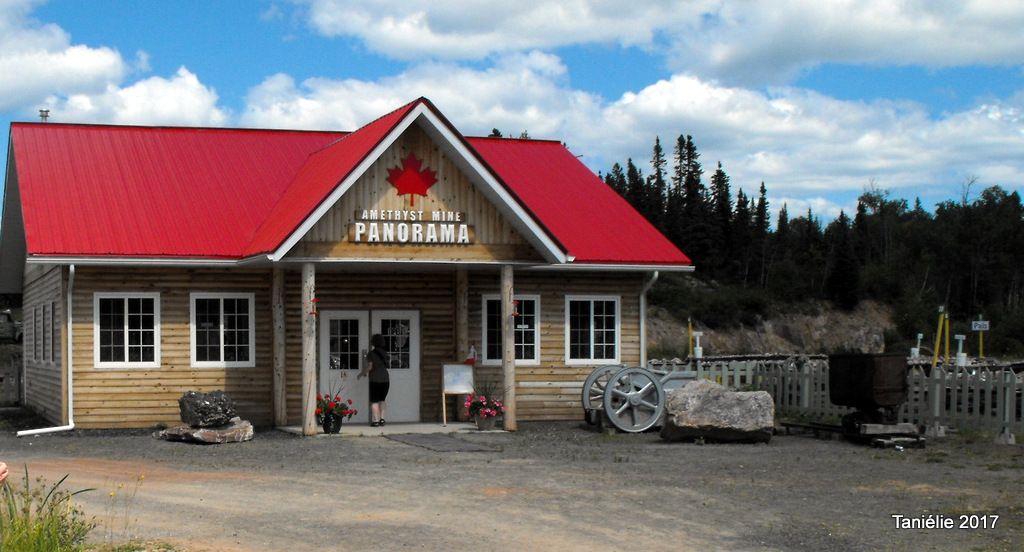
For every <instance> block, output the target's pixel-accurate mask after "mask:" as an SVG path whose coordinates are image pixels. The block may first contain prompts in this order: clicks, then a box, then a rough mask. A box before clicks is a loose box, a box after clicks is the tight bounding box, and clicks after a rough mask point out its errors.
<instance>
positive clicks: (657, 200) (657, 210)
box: [645, 137, 666, 232]
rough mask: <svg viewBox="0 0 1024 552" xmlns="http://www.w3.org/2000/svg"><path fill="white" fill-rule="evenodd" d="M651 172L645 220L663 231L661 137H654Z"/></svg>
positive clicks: (663, 163) (648, 178)
mask: <svg viewBox="0 0 1024 552" xmlns="http://www.w3.org/2000/svg"><path fill="white" fill-rule="evenodd" d="M651 169H652V171H653V172H652V173H651V175H650V176H648V177H647V194H646V196H647V197H646V200H647V201H646V205H645V207H646V208H647V212H646V213H645V215H647V220H649V221H651V224H653V225H654V226H656V227H657V228H658V229H659V230H661V231H662V232H664V231H665V230H666V226H665V188H666V185H665V151H664V150H662V149H661V139H660V138H658V137H655V138H654V151H653V154H652V155H651Z"/></svg>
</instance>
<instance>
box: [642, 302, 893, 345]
mask: <svg viewBox="0 0 1024 552" xmlns="http://www.w3.org/2000/svg"><path fill="white" fill-rule="evenodd" d="M647 315H648V318H647V332H648V333H647V343H648V348H649V354H648V356H649V357H650V358H671V357H677V356H678V357H680V358H682V357H685V356H686V352H687V344H686V321H685V320H683V321H679V320H676V319H674V318H673V317H672V316H671V315H670V314H669V313H668V311H666V310H665V309H663V308H660V307H657V306H654V307H651V308H650V309H649V310H648V313H647ZM694 326H695V328H694V329H695V330H700V331H703V332H704V336H703V337H702V338H701V345H702V346H703V347H704V354H705V355H728V354H750V353H831V352H840V351H842V352H863V353H879V352H884V350H885V332H886V331H892V330H894V329H895V324H894V322H893V313H892V310H891V309H890V308H889V307H887V306H885V305H882V304H880V303H876V302H873V301H862V302H861V303H860V305H859V306H858V307H857V308H856V309H855V310H853V311H852V312H846V311H841V310H836V309H833V308H831V307H830V306H829V305H828V304H827V303H822V302H814V303H808V304H806V305H801V308H800V310H799V311H797V312H790V313H786V314H779V315H774V316H772V317H769V318H766V319H763V320H760V321H758V322H757V323H756V324H754V325H741V326H739V327H736V328H730V329H709V328H706V327H703V326H702V325H701V324H700V322H699V321H694Z"/></svg>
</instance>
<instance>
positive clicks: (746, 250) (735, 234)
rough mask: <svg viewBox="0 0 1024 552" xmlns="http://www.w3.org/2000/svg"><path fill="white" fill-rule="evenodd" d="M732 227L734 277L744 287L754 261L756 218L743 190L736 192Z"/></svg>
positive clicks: (731, 248) (731, 247) (730, 247)
mask: <svg viewBox="0 0 1024 552" xmlns="http://www.w3.org/2000/svg"><path fill="white" fill-rule="evenodd" d="M730 227H731V239H732V243H731V244H730V246H729V251H731V252H732V261H733V262H732V264H733V265H734V267H735V269H734V274H735V275H734V277H735V278H736V279H737V281H739V282H740V283H741V284H742V285H743V286H744V287H746V286H747V284H748V281H749V279H750V267H751V262H752V257H753V255H752V253H753V243H752V241H753V240H752V238H753V235H754V220H753V218H752V215H751V211H750V203H749V202H748V201H747V195H746V194H744V193H743V190H742V189H741V190H738V191H737V192H736V210H735V212H734V213H733V217H732V221H731V223H730Z"/></svg>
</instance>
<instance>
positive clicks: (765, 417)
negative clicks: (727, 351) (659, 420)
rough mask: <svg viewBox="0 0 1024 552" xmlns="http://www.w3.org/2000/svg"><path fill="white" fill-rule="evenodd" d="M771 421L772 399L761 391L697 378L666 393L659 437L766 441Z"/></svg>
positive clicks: (771, 425)
mask: <svg viewBox="0 0 1024 552" xmlns="http://www.w3.org/2000/svg"><path fill="white" fill-rule="evenodd" d="M774 425H775V403H774V402H773V401H772V397H771V395H769V394H768V393H767V392H765V391H753V392H737V391H730V390H728V389H727V388H725V387H722V386H721V385H718V384H717V383H714V382H712V381H708V380H697V381H693V382H690V383H688V384H686V385H685V386H683V387H680V388H678V389H673V390H672V391H670V392H669V393H668V396H667V398H666V401H665V423H664V424H663V425H662V427H661V438H662V439H665V440H667V441H692V440H694V439H698V438H703V439H704V440H705V441H712V442H752V443H767V442H768V441H769V440H771V438H772V428H773V427H774Z"/></svg>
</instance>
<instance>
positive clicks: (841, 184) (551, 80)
mask: <svg viewBox="0 0 1024 552" xmlns="http://www.w3.org/2000/svg"><path fill="white" fill-rule="evenodd" d="M421 95H425V96H427V97H428V98H430V99H431V100H433V101H434V102H435V103H436V104H437V105H438V107H439V108H440V109H441V110H442V111H443V112H444V113H445V114H446V115H447V116H448V117H449V118H451V119H452V121H453V122H454V124H455V125H456V126H457V127H458V128H459V129H460V130H461V131H462V132H464V133H466V134H476V135H483V134H487V133H488V132H489V131H490V129H491V128H493V127H497V128H499V129H501V130H502V131H504V132H505V133H506V134H513V135H514V134H518V133H519V132H520V131H522V130H528V131H529V133H530V135H531V136H533V137H535V138H555V139H559V140H562V141H565V142H567V143H568V144H569V146H570V148H571V149H572V150H573V151H574V152H575V153H578V154H583V155H584V156H585V157H584V160H585V161H586V162H587V163H588V164H589V165H590V166H591V167H592V168H593V169H594V170H606V169H607V168H608V167H609V166H610V165H611V164H612V163H613V162H616V161H619V162H624V161H625V159H626V158H627V157H632V158H633V159H634V160H635V161H636V162H637V163H638V164H639V165H641V166H642V167H644V168H645V170H646V163H647V161H648V160H649V159H650V155H651V153H650V148H651V145H652V144H653V141H654V137H655V136H656V135H657V136H660V137H661V138H662V144H663V146H664V147H665V149H666V151H667V152H668V153H669V154H671V149H672V147H673V145H674V141H675V138H676V136H678V135H679V134H691V135H693V136H694V139H695V141H696V142H697V146H698V148H699V151H700V152H701V154H702V161H703V163H704V165H705V167H707V168H709V169H710V167H713V166H714V164H715V163H716V162H717V161H719V160H720V161H722V163H723V165H724V166H725V169H726V171H727V172H728V173H729V175H730V176H731V178H732V183H733V186H734V187H742V188H744V189H745V190H746V191H747V192H748V194H749V193H756V189H757V186H758V185H759V184H760V182H761V181H762V180H764V181H765V182H766V184H767V186H768V189H769V192H770V193H771V194H772V195H774V196H776V197H778V198H790V199H789V201H791V212H792V208H793V207H797V206H799V207H801V208H805V207H806V205H810V206H812V207H814V209H815V211H816V212H819V210H820V212H822V213H827V214H828V215H834V214H837V213H838V209H839V208H840V207H841V208H848V207H849V206H838V205H836V204H825V203H820V204H814V203H807V204H797V203H796V199H792V198H797V197H806V196H816V197H818V198H819V199H820V198H821V197H824V196H826V195H829V196H830V195H831V194H833V193H836V192H844V191H845V192H847V194H850V193H854V194H855V193H859V192H860V191H861V190H863V188H864V186H865V185H867V184H868V183H869V181H871V180H872V179H874V180H875V181H876V182H877V184H878V185H879V186H881V187H883V188H891V189H898V188H905V187H917V186H923V185H929V184H936V183H940V184H947V185H950V186H954V187H955V186H958V185H959V183H960V182H961V181H962V180H963V178H964V177H965V176H966V175H978V176H980V177H981V178H982V182H981V184H982V185H986V186H987V185H992V184H1001V185H1003V186H1006V187H1010V188H1021V187H1024V179H1022V178H1021V175H1022V174H1024V159H1022V158H1021V157H1020V155H1019V152H1020V151H1024V121H1022V118H1021V116H1020V113H1021V107H1022V106H1024V94H1020V95H1017V96H1015V97H1011V98H1008V99H1006V100H1002V101H999V102H992V103H990V104H986V105H979V106H977V107H975V108H974V109H970V110H967V111H963V112H959V113H953V114H948V115H945V116H943V117H942V118H940V119H938V120H935V119H932V118H930V117H929V116H928V113H927V112H926V110H925V109H924V108H922V107H921V106H919V105H916V104H913V103H905V102H891V101H878V102H871V103H864V102H856V101H844V100H837V99H835V98H831V97H828V96H824V95H821V94H818V93H815V92H811V91H807V90H803V89H796V88H791V87H780V88H774V89H771V90H770V91H768V92H759V91H753V90H749V89H746V88H742V87H735V86H725V85H722V84H718V83H716V82H713V81H706V80H702V79H699V78H697V77H695V76H690V75H676V76H674V77H672V78H670V79H667V80H663V81H659V82H656V83H654V84H651V85H649V86H646V87H644V88H642V89H640V90H637V91H635V92H630V93H627V94H624V95H623V96H622V97H620V98H618V99H616V100H614V101H605V100H602V99H601V98H599V97H596V96H593V95H591V94H588V93H586V92H582V91H580V90H576V89H573V88H571V86H570V85H569V84H568V81H567V78H566V69H565V67H564V66H562V64H561V62H560V61H559V60H558V58H557V57H555V56H552V55H550V54H543V53H538V52H533V53H530V54H526V55H519V54H517V55H511V56H504V57H501V58H498V59H497V60H496V62H495V65H494V66H493V67H490V68H486V69H470V68H467V67H464V66H460V65H455V64H448V63H435V62H427V63H423V64H420V65H416V66H413V67H412V68H410V69H408V70H407V71H405V72H403V73H401V74H398V75H395V76H391V77H387V78H384V79H380V80H376V81H362V80H354V79H348V80H329V79H309V80H306V81H303V82H302V83H301V84H296V83H295V82H294V81H293V79H291V77H289V76H287V75H283V74H282V75H275V76H273V77H270V78H268V79H266V80H265V81H264V82H263V83H261V84H259V85H258V86H256V87H254V88H253V89H251V90H250V93H249V97H248V101H247V107H246V110H245V113H244V114H243V116H242V122H243V123H244V124H246V125H249V126H268V127H291V128H334V129H354V128H357V127H358V126H361V125H363V124H365V123H366V122H368V121H370V120H372V119H374V118H376V117H378V116H380V115H381V114H383V113H386V112H388V111H390V110H391V109H394V108H395V107H397V106H399V105H401V104H403V103H405V102H408V101H410V100H412V99H414V98H416V97H418V96H421ZM708 172H709V173H710V170H709V171H708ZM989 179H993V180H989ZM995 179H999V180H995ZM803 201H810V200H807V199H804V200H803ZM821 201H825V200H821ZM776 207H778V205H776Z"/></svg>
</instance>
